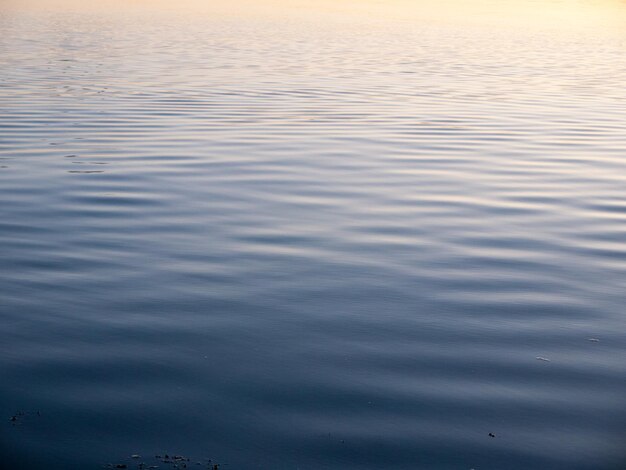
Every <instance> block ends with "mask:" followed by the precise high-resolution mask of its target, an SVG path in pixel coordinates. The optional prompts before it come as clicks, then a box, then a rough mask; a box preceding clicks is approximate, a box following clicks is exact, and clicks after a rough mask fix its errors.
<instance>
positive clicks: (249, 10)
mask: <svg viewBox="0 0 626 470" xmlns="http://www.w3.org/2000/svg"><path fill="white" fill-rule="evenodd" d="M4 6H11V7H15V8H26V9H40V10H41V9H95V10H109V11H115V10H125V11H131V10H138V11H141V10H145V9H150V10H154V11H157V10H165V11H172V10H173V11H177V12H181V13H183V12H194V13H199V12H204V13H205V14H208V13H212V14H216V15H238V16H272V17H290V16H295V17H307V16H309V17H319V16H324V17H335V18H336V19H343V20H348V21H349V20H351V19H360V20H368V19H369V20H372V21H381V20H383V21H384V20H389V19H404V20H410V21H414V20H420V19H422V20H432V21H463V22H470V23H471V22H477V23H489V24H503V25H509V24H512V23H514V24H518V25H522V26H528V27H533V26H552V27H564V26H565V27H567V26H574V27H579V26H581V25H597V26H608V25H613V26H619V25H623V24H624V17H625V15H626V2H624V1H623V0H438V1H430V0H340V1H337V0H315V1H314V0H177V1H172V0H7V1H6V2H4Z"/></svg>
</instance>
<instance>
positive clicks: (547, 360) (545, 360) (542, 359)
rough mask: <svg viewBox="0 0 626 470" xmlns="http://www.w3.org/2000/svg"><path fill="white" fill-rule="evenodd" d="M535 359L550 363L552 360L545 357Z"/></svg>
mask: <svg viewBox="0 0 626 470" xmlns="http://www.w3.org/2000/svg"><path fill="white" fill-rule="evenodd" d="M535 359H537V360H538V361H544V362H550V359H548V358H547V357H543V356H537V357H536V358H535Z"/></svg>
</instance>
